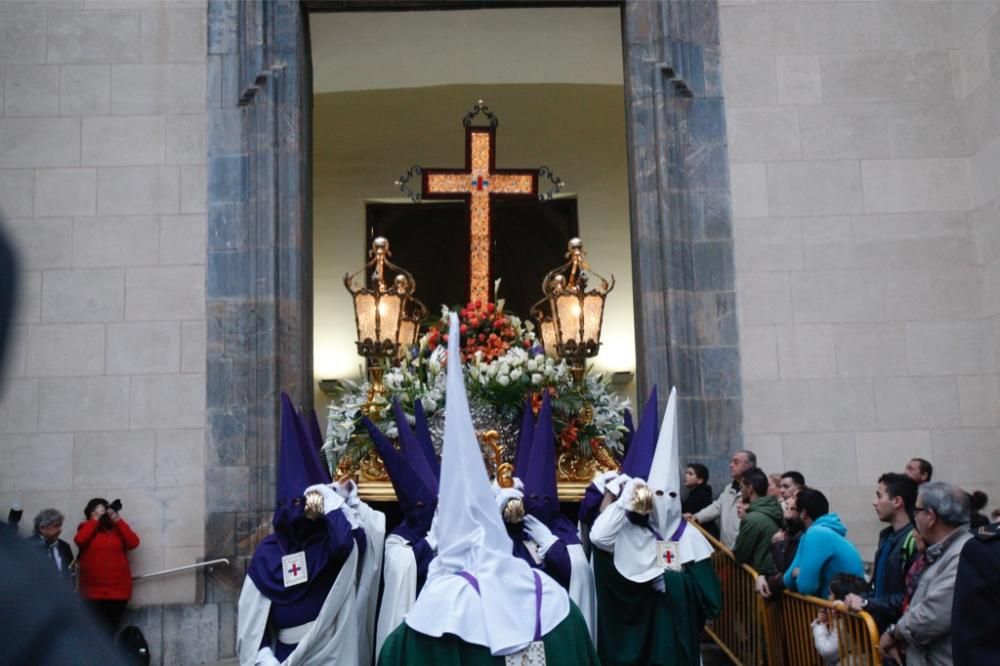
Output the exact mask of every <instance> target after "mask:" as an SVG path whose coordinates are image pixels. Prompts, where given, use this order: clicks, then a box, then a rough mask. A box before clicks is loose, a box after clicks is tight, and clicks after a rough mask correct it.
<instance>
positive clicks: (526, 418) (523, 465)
mask: <svg viewBox="0 0 1000 666" xmlns="http://www.w3.org/2000/svg"><path fill="white" fill-rule="evenodd" d="M534 436H535V415H534V413H533V412H532V409H531V398H525V400H524V411H523V412H522V413H521V431H520V432H518V433H517V450H516V451H514V476H516V477H517V478H519V479H521V481H524V475H525V474H526V473H527V468H528V464H529V462H528V460H529V459H530V458H531V441H532V438H533V437H534Z"/></svg>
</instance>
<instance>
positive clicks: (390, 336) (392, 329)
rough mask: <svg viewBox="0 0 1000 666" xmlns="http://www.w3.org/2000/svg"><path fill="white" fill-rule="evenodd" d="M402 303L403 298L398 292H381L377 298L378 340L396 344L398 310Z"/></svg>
mask: <svg viewBox="0 0 1000 666" xmlns="http://www.w3.org/2000/svg"><path fill="white" fill-rule="evenodd" d="M402 304H403V299H402V298H401V297H400V296H399V295H398V294H383V295H382V297H381V298H379V299H378V314H379V329H378V336H379V340H380V341H382V342H389V343H390V344H396V340H397V339H398V338H397V336H398V335H399V310H400V307H401V306H402Z"/></svg>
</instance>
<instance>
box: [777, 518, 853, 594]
mask: <svg viewBox="0 0 1000 666" xmlns="http://www.w3.org/2000/svg"><path fill="white" fill-rule="evenodd" d="M846 534H847V528H846V527H845V526H844V523H842V522H840V516H838V515H837V514H835V513H828V514H826V515H825V516H820V517H819V518H817V519H816V521H815V522H813V524H812V525H810V526H809V529H807V530H806V531H805V533H804V534H803V535H802V539H801V541H800V542H799V548H798V551H796V553H795V559H794V560H792V564H791V565H790V566H789V567H788V570H787V571H786V572H785V587H786V588H788V589H790V590H794V591H795V592H798V593H799V594H811V595H814V596H817V597H821V598H823V599H826V598H827V597H828V596H829V595H830V579H832V578H833V577H834V576H836V575H837V574H840V573H847V574H854V575H855V576H858V577H860V578H864V575H865V568H864V565H863V564H862V563H861V555H860V554H859V553H858V549H857V548H855V547H854V544H852V543H851V542H850V541H848V540H847V539H846V538H845V535H846ZM795 569H798V570H799V575H798V578H792V572H793V571H794V570H795Z"/></svg>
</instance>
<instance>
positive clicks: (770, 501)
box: [733, 495, 783, 574]
mask: <svg viewBox="0 0 1000 666" xmlns="http://www.w3.org/2000/svg"><path fill="white" fill-rule="evenodd" d="M782 517H783V516H782V513H781V504H779V503H778V500H777V499H776V498H775V497H772V496H771V495H766V496H764V497H760V498H758V499H755V500H754V501H753V502H751V503H750V506H748V507H747V513H746V515H745V516H744V517H743V520H742V521H741V522H740V532H739V534H738V535H737V536H736V544H735V545H733V555H735V556H736V561H737V562H739V563H740V564H749V565H750V566H751V567H752V568H753V569H754V570H755V571H756V572H757V573H761V574H766V573H770V572H773V571H774V570H775V566H774V559H773V558H772V557H771V537H773V536H774V533H775V532H777V531H778V530H780V529H781V520H782Z"/></svg>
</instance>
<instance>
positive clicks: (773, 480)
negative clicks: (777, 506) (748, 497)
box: [767, 474, 782, 502]
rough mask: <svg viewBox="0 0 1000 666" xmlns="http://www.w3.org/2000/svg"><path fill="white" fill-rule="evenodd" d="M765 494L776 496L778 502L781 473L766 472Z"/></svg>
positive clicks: (780, 497) (779, 499) (779, 498)
mask: <svg viewBox="0 0 1000 666" xmlns="http://www.w3.org/2000/svg"><path fill="white" fill-rule="evenodd" d="M767 494H768V495H770V496H771V497H777V498H778V501H779V502H780V501H781V499H782V496H781V475H780V474H768V475H767Z"/></svg>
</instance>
